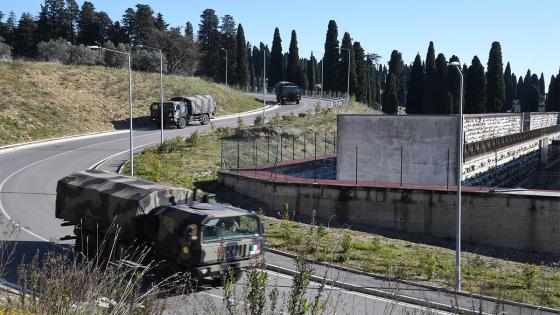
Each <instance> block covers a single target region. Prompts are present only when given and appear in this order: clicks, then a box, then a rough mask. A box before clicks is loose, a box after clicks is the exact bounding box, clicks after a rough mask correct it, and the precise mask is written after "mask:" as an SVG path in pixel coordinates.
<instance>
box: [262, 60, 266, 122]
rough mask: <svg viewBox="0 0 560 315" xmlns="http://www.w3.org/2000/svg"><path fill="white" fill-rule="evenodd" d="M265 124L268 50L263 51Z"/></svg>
mask: <svg viewBox="0 0 560 315" xmlns="http://www.w3.org/2000/svg"><path fill="white" fill-rule="evenodd" d="M262 75H263V121H262V122H263V124H264V114H265V113H264V109H265V107H266V50H263V73H262Z"/></svg>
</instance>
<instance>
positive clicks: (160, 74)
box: [132, 45, 163, 144]
mask: <svg viewBox="0 0 560 315" xmlns="http://www.w3.org/2000/svg"><path fill="white" fill-rule="evenodd" d="M132 48H141V49H153V50H158V51H159V90H160V94H161V95H160V105H159V109H160V119H159V121H160V128H161V134H160V143H161V144H163V51H162V50H161V49H160V48H155V47H150V46H146V45H138V46H132Z"/></svg>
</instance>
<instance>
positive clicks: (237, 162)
mask: <svg viewBox="0 0 560 315" xmlns="http://www.w3.org/2000/svg"><path fill="white" fill-rule="evenodd" d="M239 138H240V137H239V136H238V137H237V174H239Z"/></svg>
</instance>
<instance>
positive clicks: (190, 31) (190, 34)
mask: <svg viewBox="0 0 560 315" xmlns="http://www.w3.org/2000/svg"><path fill="white" fill-rule="evenodd" d="M193 34H194V30H193V26H192V24H191V22H189V21H187V24H186V25H185V36H186V37H187V39H189V40H191V41H193V40H194V35H193Z"/></svg>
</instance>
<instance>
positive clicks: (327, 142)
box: [220, 132, 337, 171]
mask: <svg viewBox="0 0 560 315" xmlns="http://www.w3.org/2000/svg"><path fill="white" fill-rule="evenodd" d="M336 137H337V133H336V132H306V133H301V134H285V133H280V134H270V135H254V136H230V137H224V138H222V139H221V154H220V165H221V167H220V169H221V170H240V169H256V168H263V167H264V166H266V168H267V169H269V171H270V170H271V169H272V170H273V171H274V169H275V168H277V167H279V166H281V165H283V164H286V162H289V161H294V160H301V159H310V160H317V158H320V157H322V156H326V155H329V154H336V142H337V139H336Z"/></svg>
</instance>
